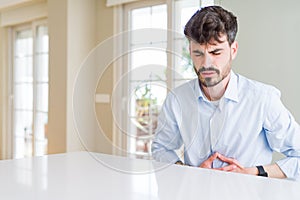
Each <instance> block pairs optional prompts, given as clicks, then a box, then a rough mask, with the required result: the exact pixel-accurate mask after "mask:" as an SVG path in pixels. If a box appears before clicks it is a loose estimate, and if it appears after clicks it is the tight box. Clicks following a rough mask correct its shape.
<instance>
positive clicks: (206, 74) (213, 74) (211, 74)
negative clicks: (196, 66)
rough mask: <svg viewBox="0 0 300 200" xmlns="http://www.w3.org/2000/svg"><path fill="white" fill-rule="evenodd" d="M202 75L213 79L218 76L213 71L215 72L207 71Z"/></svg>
mask: <svg viewBox="0 0 300 200" xmlns="http://www.w3.org/2000/svg"><path fill="white" fill-rule="evenodd" d="M200 74H201V76H202V77H212V76H215V75H216V74H217V72H216V71H213V70H207V71H202V72H200Z"/></svg>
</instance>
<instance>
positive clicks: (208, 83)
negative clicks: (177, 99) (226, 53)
mask: <svg viewBox="0 0 300 200" xmlns="http://www.w3.org/2000/svg"><path fill="white" fill-rule="evenodd" d="M231 61H232V59H231V56H230V58H229V60H228V62H227V64H226V65H225V68H224V69H225V71H224V72H223V73H221V71H220V70H219V69H218V68H217V67H215V66H210V67H204V66H202V67H200V69H198V70H197V69H196V67H195V65H193V67H194V70H195V72H196V74H197V76H198V79H199V83H200V85H202V86H204V87H213V86H216V85H218V84H219V83H220V82H222V81H223V80H224V79H225V78H226V77H227V76H228V75H229V74H230V70H231V67H230V66H231ZM206 71H215V72H216V74H217V77H206V78H203V77H202V76H201V73H202V72H206Z"/></svg>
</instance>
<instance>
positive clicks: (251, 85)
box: [237, 74, 281, 98]
mask: <svg viewBox="0 0 300 200" xmlns="http://www.w3.org/2000/svg"><path fill="white" fill-rule="evenodd" d="M237 77H238V88H239V90H240V91H243V93H245V94H249V95H252V96H254V97H255V96H278V97H279V98H280V96H281V92H280V90H279V89H277V88H276V87H275V86H273V85H270V84H266V83H262V82H259V81H256V80H252V79H249V78H246V77H245V76H242V75H240V74H237Z"/></svg>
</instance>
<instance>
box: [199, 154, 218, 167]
mask: <svg viewBox="0 0 300 200" xmlns="http://www.w3.org/2000/svg"><path fill="white" fill-rule="evenodd" d="M218 156H219V153H218V152H216V153H214V154H213V155H211V156H210V157H209V158H208V159H207V160H206V161H204V162H203V163H202V164H201V165H200V166H199V167H201V168H209V169H212V168H213V166H212V164H213V162H214V160H215V159H217V158H218Z"/></svg>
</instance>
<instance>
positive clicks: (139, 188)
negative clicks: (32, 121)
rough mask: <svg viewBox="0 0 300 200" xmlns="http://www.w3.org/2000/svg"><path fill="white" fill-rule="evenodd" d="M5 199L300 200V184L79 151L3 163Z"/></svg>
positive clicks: (0, 184) (0, 164) (0, 169)
mask: <svg viewBox="0 0 300 200" xmlns="http://www.w3.org/2000/svg"><path fill="white" fill-rule="evenodd" d="M0 191H1V192H0V199H1V200H2V199H3V200H13V199H14V200H36V199H39V200H48V199H49V200H50V199H51V200H56V199H63V200H77V199H80V200H94V199H97V200H98V199H104V200H106V199H122V200H127V199H128V200H129V199H130V200H135V199H136V200H144V199H146V200H148V199H160V200H164V199H180V200H183V199H184V200H188V199H230V200H232V199H243V200H245V199H251V200H252V199H267V200H268V199H272V200H276V199H278V200H279V199H280V200H282V199H289V200H292V199H295V200H296V199H297V200H299V199H300V183H298V182H294V181H290V180H279V179H271V178H264V177H256V176H250V175H243V174H236V173H227V172H220V171H215V170H208V169H200V168H194V167H186V166H177V165H169V166H167V165H165V164H162V163H157V162H154V161H147V160H137V159H129V158H124V157H116V156H110V155H104V154H96V153H89V152H77V153H67V154H57V155H50V156H42V157H34V158H26V159H20V160H4V161H0Z"/></svg>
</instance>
